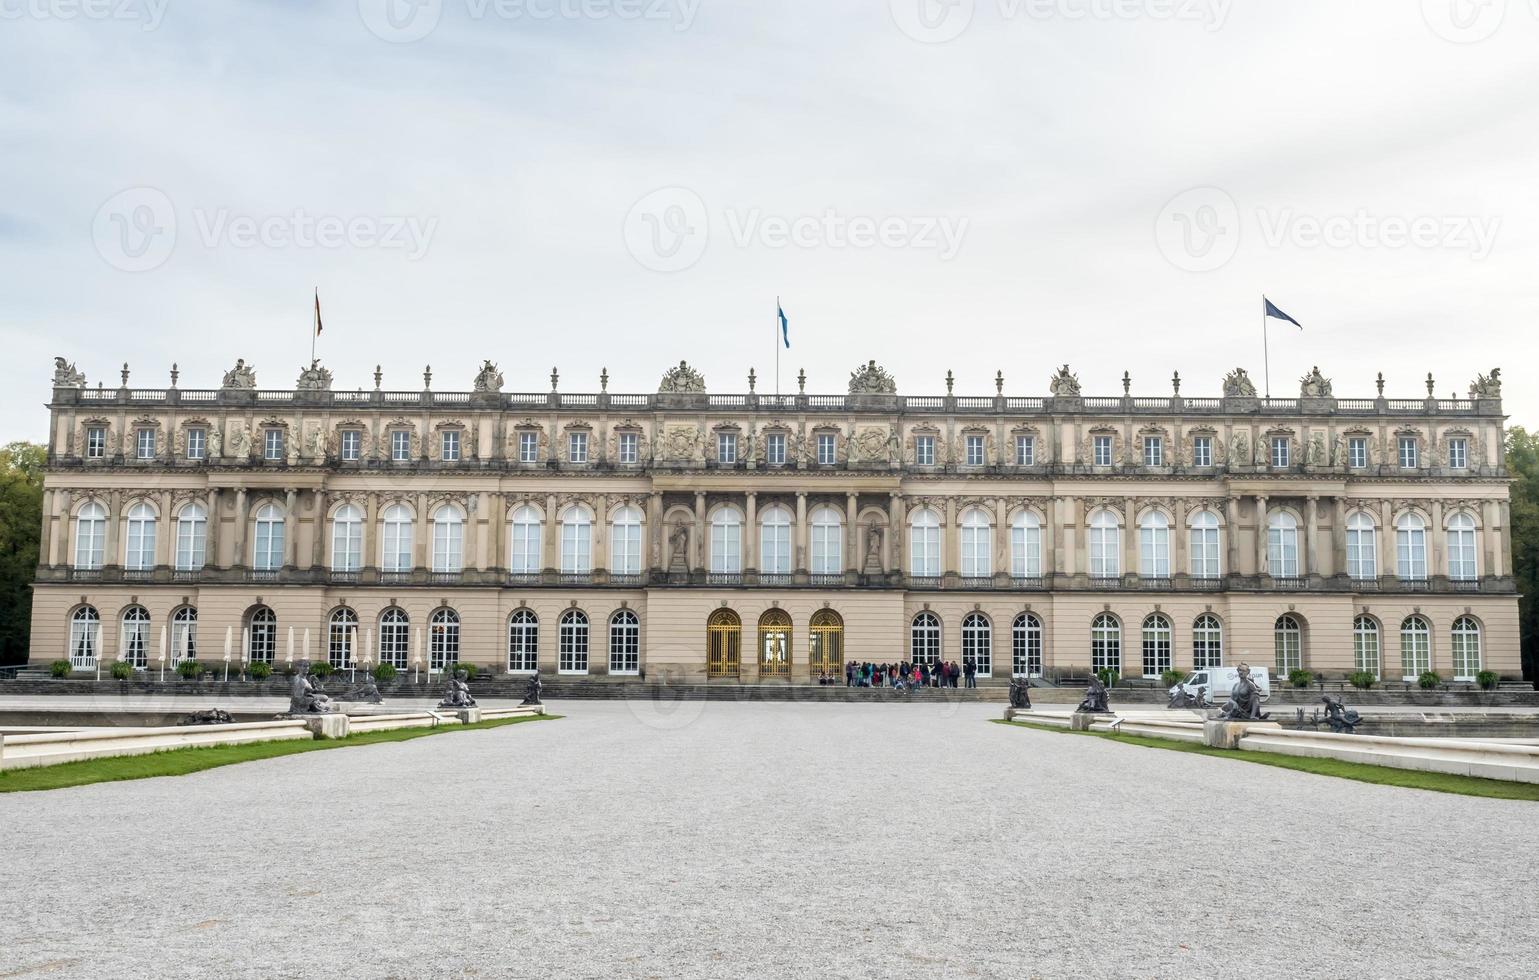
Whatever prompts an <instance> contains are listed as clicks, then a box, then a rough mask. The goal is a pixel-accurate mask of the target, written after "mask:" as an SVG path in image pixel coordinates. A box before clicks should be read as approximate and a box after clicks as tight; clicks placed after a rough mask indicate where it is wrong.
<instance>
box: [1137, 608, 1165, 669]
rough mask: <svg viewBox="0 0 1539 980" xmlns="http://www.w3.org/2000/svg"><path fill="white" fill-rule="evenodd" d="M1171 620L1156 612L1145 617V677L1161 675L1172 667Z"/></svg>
mask: <svg viewBox="0 0 1539 980" xmlns="http://www.w3.org/2000/svg"><path fill="white" fill-rule="evenodd" d="M1170 637H1171V628H1170V620H1169V619H1167V618H1166V617H1164V616H1162V615H1160V614H1159V613H1155V614H1153V615H1151V616H1146V617H1144V630H1143V654H1144V677H1146V678H1151V677H1159V676H1160V675H1161V674H1163V673H1165V671H1167V670H1169V669H1170V642H1171V641H1170Z"/></svg>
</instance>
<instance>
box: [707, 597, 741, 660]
mask: <svg viewBox="0 0 1539 980" xmlns="http://www.w3.org/2000/svg"><path fill="white" fill-rule="evenodd" d="M705 643H706V673H707V675H709V676H711V677H736V676H737V675H738V673H739V672H740V671H741V670H742V665H743V621H742V619H740V618H739V617H738V614H737V613H735V612H733V611H732V610H730V609H718V610H716V611H715V612H713V613H711V618H710V619H709V620H707V621H706V624H705Z"/></svg>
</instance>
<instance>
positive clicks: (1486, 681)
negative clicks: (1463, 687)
mask: <svg viewBox="0 0 1539 980" xmlns="http://www.w3.org/2000/svg"><path fill="white" fill-rule="evenodd" d="M1475 683H1476V684H1479V685H1480V689H1481V690H1482V691H1494V690H1496V685H1497V684H1499V683H1501V677H1500V675H1498V674H1497V673H1496V671H1494V670H1482V671H1481V672H1480V673H1478V674H1476V675H1475Z"/></svg>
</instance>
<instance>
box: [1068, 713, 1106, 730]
mask: <svg viewBox="0 0 1539 980" xmlns="http://www.w3.org/2000/svg"><path fill="white" fill-rule="evenodd" d="M1116 720H1117V716H1116V715H1109V714H1108V715H1103V714H1091V713H1090V712H1088V711H1076V712H1074V714H1073V715H1071V716H1070V717H1069V730H1070V731H1075V732H1088V731H1090V729H1091V726H1093V725H1098V724H1107V725H1109V724H1111V723H1112V722H1114V721H1116Z"/></svg>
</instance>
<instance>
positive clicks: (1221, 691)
mask: <svg viewBox="0 0 1539 980" xmlns="http://www.w3.org/2000/svg"><path fill="white" fill-rule="evenodd" d="M1250 679H1251V680H1253V681H1255V682H1256V686H1257V687H1259V688H1261V700H1263V701H1266V700H1269V699H1270V698H1271V697H1272V678H1271V675H1270V673H1269V672H1268V671H1267V668H1265V667H1252V668H1251V669H1250ZM1239 681H1240V669H1239V668H1238V667H1202V668H1199V669H1198V670H1194V671H1192V672H1191V673H1190V674H1187V675H1186V680H1184V681H1182V682H1181V683H1183V684H1185V685H1186V690H1187V693H1189V694H1191V695H1193V696H1196V694H1197V689H1198V688H1199V687H1205V688H1207V689H1208V702H1209V703H1210V704H1214V705H1222V704H1223V703H1224V702H1225V701H1228V700H1229V693H1230V692H1231V691H1233V690H1234V686H1235V684H1237V683H1239ZM1170 696H1171V697H1175V696H1176V689H1175V688H1174V687H1173V688H1171V689H1170Z"/></svg>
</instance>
